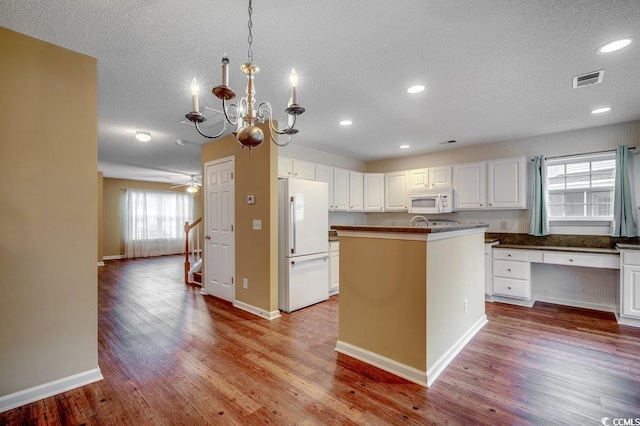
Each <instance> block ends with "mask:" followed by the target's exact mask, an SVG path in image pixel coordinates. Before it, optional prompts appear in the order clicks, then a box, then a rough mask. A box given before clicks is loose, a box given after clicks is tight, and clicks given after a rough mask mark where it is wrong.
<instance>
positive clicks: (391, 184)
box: [384, 172, 408, 211]
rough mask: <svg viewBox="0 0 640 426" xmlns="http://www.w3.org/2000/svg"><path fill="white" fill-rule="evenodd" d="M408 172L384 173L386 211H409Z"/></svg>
mask: <svg viewBox="0 0 640 426" xmlns="http://www.w3.org/2000/svg"><path fill="white" fill-rule="evenodd" d="M407 177H408V176H407V173H406V172H398V173H387V174H385V175H384V209H385V210H386V211H407Z"/></svg>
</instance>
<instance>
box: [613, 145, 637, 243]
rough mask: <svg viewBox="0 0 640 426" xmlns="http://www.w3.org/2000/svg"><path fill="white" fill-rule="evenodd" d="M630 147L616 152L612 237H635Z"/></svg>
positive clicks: (623, 146) (620, 148) (624, 147)
mask: <svg viewBox="0 0 640 426" xmlns="http://www.w3.org/2000/svg"><path fill="white" fill-rule="evenodd" d="M628 155H629V147H628V146H627V145H620V146H618V149H617V150H616V182H615V187H614V190H613V220H612V221H611V236H612V237H635V236H636V224H635V223H634V221H633V207H632V205H631V187H630V185H629V170H628V165H627V157H628Z"/></svg>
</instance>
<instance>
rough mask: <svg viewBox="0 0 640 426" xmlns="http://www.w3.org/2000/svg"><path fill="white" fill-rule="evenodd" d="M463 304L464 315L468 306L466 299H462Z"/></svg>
mask: <svg viewBox="0 0 640 426" xmlns="http://www.w3.org/2000/svg"><path fill="white" fill-rule="evenodd" d="M463 305H464V313H465V315H466V314H467V311H468V310H469V306H468V305H469V304H468V303H467V299H464V303H463Z"/></svg>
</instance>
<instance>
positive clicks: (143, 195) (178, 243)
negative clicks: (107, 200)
mask: <svg viewBox="0 0 640 426" xmlns="http://www.w3.org/2000/svg"><path fill="white" fill-rule="evenodd" d="M124 218H125V220H124V222H125V232H124V234H125V256H126V257H127V258H132V257H149V256H162V255H165V254H179V253H184V223H185V222H191V221H192V220H193V197H192V196H191V195H190V194H186V193H181V192H160V191H148V190H139V189H127V190H126V192H125V203H124Z"/></svg>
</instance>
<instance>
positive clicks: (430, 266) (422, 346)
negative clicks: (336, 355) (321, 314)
mask: <svg viewBox="0 0 640 426" xmlns="http://www.w3.org/2000/svg"><path fill="white" fill-rule="evenodd" d="M332 228H333V229H335V230H337V232H338V237H339V239H340V317H339V334H338V342H337V345H336V350H337V351H338V352H340V353H343V354H345V355H349V356H351V357H354V358H357V359H360V360H361V361H364V362H366V363H368V364H371V365H375V366H376V367H379V368H381V369H383V370H386V371H389V372H391V373H393V374H396V375H398V376H401V377H403V378H406V379H407V380H410V381H413V382H416V383H419V384H422V385H424V386H430V385H431V384H432V383H433V382H434V381H435V380H436V378H437V377H438V375H440V373H442V371H444V369H445V368H446V366H447V365H448V364H449V363H450V362H451V361H452V360H453V358H454V357H455V356H456V355H457V354H458V353H459V352H460V350H462V348H463V347H464V346H465V345H466V343H467V342H468V341H469V340H471V338H472V337H473V336H474V335H475V334H476V333H477V332H478V331H479V330H480V329H481V328H482V327H483V326H484V325H485V324H486V322H487V318H486V315H485V310H484V233H485V230H486V228H487V225H453V226H417V227H403V226H392V227H386V226H356V225H354V226H333V227H332Z"/></svg>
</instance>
